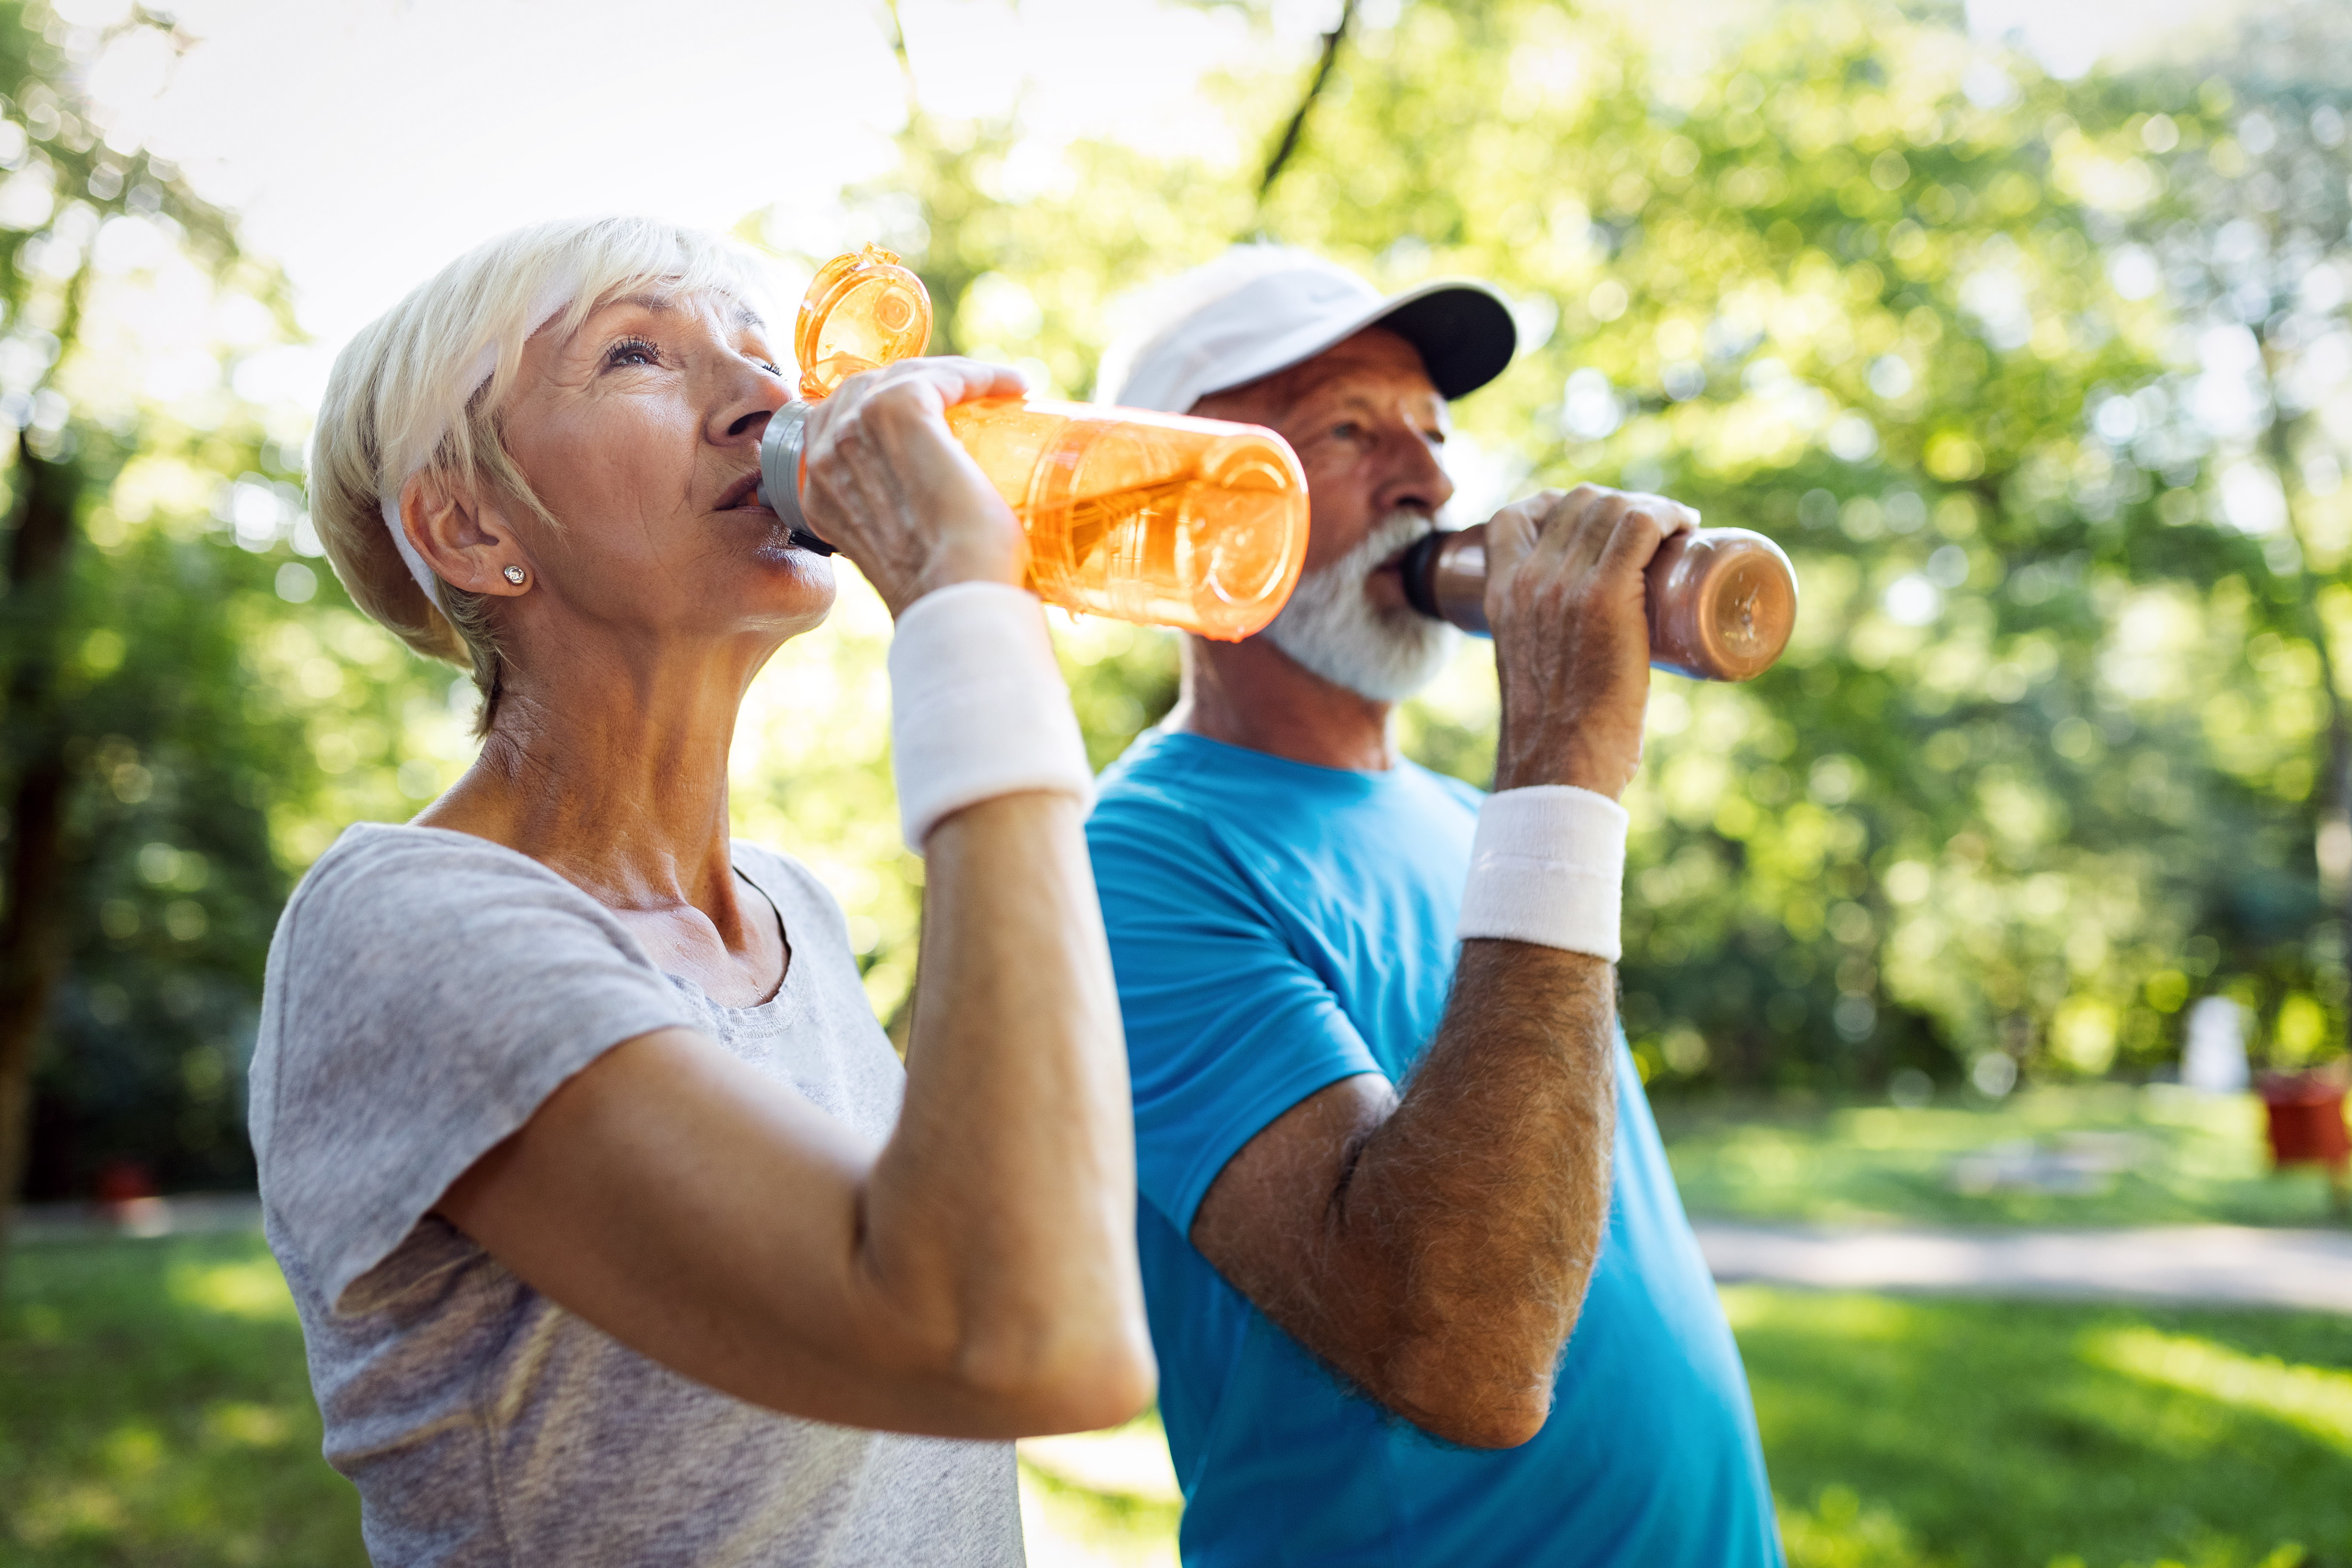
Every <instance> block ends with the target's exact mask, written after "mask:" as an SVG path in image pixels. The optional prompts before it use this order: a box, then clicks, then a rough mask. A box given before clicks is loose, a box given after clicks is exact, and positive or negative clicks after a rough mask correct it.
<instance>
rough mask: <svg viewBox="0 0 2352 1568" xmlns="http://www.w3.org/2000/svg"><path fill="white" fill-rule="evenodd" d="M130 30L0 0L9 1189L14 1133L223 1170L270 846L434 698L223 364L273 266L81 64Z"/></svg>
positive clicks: (421, 738)
mask: <svg viewBox="0 0 2352 1568" xmlns="http://www.w3.org/2000/svg"><path fill="white" fill-rule="evenodd" d="M132 35H144V36H146V37H148V38H151V39H152V38H156V37H160V38H161V39H162V40H163V43H164V44H165V45H166V46H167V47H179V46H180V45H182V44H184V41H185V40H184V39H181V38H179V37H177V35H175V34H173V32H172V31H171V29H170V26H169V24H168V23H167V22H165V21H164V20H163V19H161V18H159V17H157V16H151V15H148V14H145V13H140V14H138V15H136V16H133V18H132V19H131V20H130V21H128V22H126V23H125V24H123V26H121V27H120V28H116V29H114V30H112V31H111V32H107V33H97V32H92V31H90V30H88V29H80V28H76V27H73V26H68V25H67V24H66V23H64V22H63V21H61V20H60V19H59V18H58V16H55V15H54V14H52V13H51V12H50V11H49V10H48V9H47V7H46V6H44V5H39V4H37V3H30V0H27V3H23V4H16V3H0V97H5V104H0V108H5V115H0V170H5V175H4V176H0V422H5V425H6V426H8V427H9V429H10V430H11V432H12V433H13V434H14V436H15V439H14V440H13V441H12V442H10V443H9V446H10V447H12V448H13V453H12V454H11V455H12V456H13V462H10V463H8V464H7V465H6V466H5V479H6V482H7V484H8V487H9V491H10V495H11V498H12V500H11V505H10V510H9V516H8V522H7V534H6V537H5V540H0V555H5V563H6V568H7V573H8V576H7V581H6V584H5V597H0V689H5V693H6V704H7V705H6V709H5V715H0V746H4V747H5V749H4V750H0V790H5V797H0V798H5V801H6V805H7V816H6V817H5V878H6V881H5V914H4V915H0V1194H5V1197H6V1199H8V1200H10V1201H13V1198H14V1195H15V1194H16V1191H17V1188H18V1183H19V1181H20V1179H21V1178H22V1177H23V1176H24V1174H25V1173H26V1165H27V1154H28V1145H27V1134H28V1132H30V1133H32V1134H33V1136H32V1140H31V1151H30V1152H31V1155H32V1159H31V1164H32V1176H33V1181H34V1185H35V1188H36V1190H37V1191H41V1192H44V1193H47V1194H51V1195H58V1194H64V1193H66V1192H70V1191H78V1190H81V1191H86V1190H87V1188H88V1184H89V1180H90V1178H91V1176H92V1174H93V1172H94V1169H95V1168H96V1167H97V1166H98V1165H99V1164H100V1163H101V1162H103V1161H106V1160H108V1159H110V1158H122V1159H130V1160H135V1161H136V1162H138V1163H140V1164H141V1165H142V1166H143V1167H144V1168H145V1172H146V1174H147V1176H148V1177H149V1178H150V1179H152V1180H157V1181H161V1182H163V1183H167V1184H180V1185H190V1184H196V1185H239V1184H245V1183H247V1182H249V1181H250V1180H251V1173H252V1165H251V1159H250V1154H249V1152H247V1148H246V1144H245V1140H244V1126H243V1123H244V1115H243V1111H244V1105H243V1095H242V1073H243V1068H244V1063H245V1058H246V1057H247V1053H248V1052H249V1051H250V1047H251V1041H252V1033H253V1026H254V1017H255V1009H256V1005H257V998H258V991H259V984H260V978H261V968H262V961H263V957H264V954H265V952H266V951H267V947H268V940H269V933H270V930H271V927H272V925H273V924H274V922H275V921H276V918H277V912H278V907H279V905H280V903H281V902H282V900H283V899H284V896H285V893H286V890H287V888H288V885H289V872H290V871H291V870H293V869H297V868H299V867H300V866H302V865H305V864H307V863H308V861H309V860H310V858H312V857H314V856H315V855H316V854H317V853H318V852H319V850H320V849H321V848H323V847H325V844H326V842H327V841H328V838H329V837H331V833H332V831H333V830H334V829H336V828H339V827H340V826H341V823H342V822H343V821H346V820H349V818H350V817H351V816H356V815H362V814H364V815H381V814H383V813H384V812H385V811H386V810H388V809H391V808H394V807H395V806H396V805H397V804H398V802H399V801H400V799H401V796H400V794H399V793H398V792H397V790H396V789H395V787H394V780H395V778H396V777H398V775H397V774H396V773H395V764H397V763H398V762H399V760H400V757H401V754H402V748H403V747H404V746H409V747H414V746H415V745H418V744H420V743H428V742H431V741H432V739H433V738H434V730H433V725H432V722H431V710H432V709H433V708H436V707H437V706H438V704H437V701H436V700H432V699H426V707H425V710H424V711H421V712H420V711H416V710H415V698H416V697H417V695H418V688H417V679H418V678H417V676H416V674H415V668H414V667H413V666H411V665H409V664H408V663H406V662H405V661H404V660H403V659H402V658H401V657H400V656H399V655H398V654H397V653H396V652H394V647H393V645H392V644H391V642H390V639H389V638H386V637H382V636H381V634H378V633H375V632H374V630H373V628H372V627H369V626H366V625H365V623H363V622H362V621H361V620H360V619H359V617H357V616H355V615H354V614H353V613H352V611H351V610H350V609H349V607H348V605H346V604H345V603H344V602H343V601H342V600H341V595H340V592H339V590H338V589H337V588H336V586H335V584H334V583H333V580H332V578H331V575H329V574H326V573H325V572H324V571H323V570H322V569H320V568H318V567H316V566H314V565H313V564H311V563H310V561H309V560H307V559H304V557H310V558H315V557H316V556H317V555H318V553H319V549H318V545H317V540H316V536H315V534H312V533H310V531H309V526H308V521H307V519H305V518H304V517H303V516H302V514H301V506H300V500H301V497H300V490H299V487H298V486H297V485H295V484H294V483H293V482H291V479H292V477H293V476H295V475H296V474H298V473H299V466H300V458H299V442H300V438H301V433H302V426H301V423H300V421H299V419H293V420H289V418H287V417H286V416H285V411H284V410H282V409H281V410H277V411H272V410H270V409H268V408H266V407H264V406H262V405H258V404H257V403H256V402H254V401H252V400H251V399H248V398H247V397H245V396H243V395H239V394H238V393H237V392H236V391H235V390H233V388H232V386H231V385H229V384H225V375H224V373H225V372H232V373H236V374H238V375H240V376H241V375H242V371H243V367H244V366H246V365H247V364H255V363H259V364H266V363H267V361H268V355H269V354H270V353H274V352H277V345H279V344H282V343H283V342H286V341H287V340H288V338H289V334H290V331H291V323H290V317H289V314H288V312H287V310H286V305H285V295H284V289H283V285H282V282H281V280H280V279H278V276H277V274H276V272H275V271H274V269H272V268H268V267H267V266H264V265H262V264H259V263H257V262H256V261H254V260H253V259H251V258H248V257H247V256H246V255H245V254H244V253H243V252H242V251H241V250H240V248H239V247H238V246H237V244H236V237H235V233H234V229H233V227H232V226H231V224H230V221H229V219H228V218H227V216H226V215H224V214H223V213H221V212H220V211H218V210H217V209H215V208H214V207H213V206H211V205H208V204H206V203H205V201H204V200H203V199H202V198H201V197H200V196H198V195H196V194H194V192H193V191H191V190H190V189H189V188H188V187H187V185H186V184H185V183H184V181H183V180H182V178H181V176H180V174H179V173H178V171H177V170H176V169H174V168H173V166H172V165H171V164H169V163H166V162H165V161H163V159H161V158H158V157H155V156H153V155H152V154H150V153H147V152H145V151H143V150H142V149H141V148H139V147H137V146H135V145H132V146H121V145H117V144H116V143H115V142H111V141H110V140H109V139H108V127H107V125H106V124H105V122H104V121H103V119H102V117H101V115H100V111H99V110H97V109H96V108H95V107H94V106H93V105H92V104H90V103H89V101H87V100H86V99H85V98H84V97H83V96H82V95H81V93H80V91H79V87H78V85H77V82H78V78H79V71H80V69H81V68H82V67H84V66H85V65H86V64H88V63H89V61H90V60H91V59H93V58H96V57H97V56H98V55H99V54H100V53H101V52H102V51H103V50H105V49H106V48H109V47H116V46H118V45H120V44H121V43H123V42H124V41H125V39H126V38H128V37H131V36H132ZM362 673H365V674H366V675H368V676H370V677H373V679H370V680H368V681H364V682H362V680H359V679H346V678H347V675H349V676H358V675H360V674H362ZM431 689H432V690H433V691H435V692H436V693H437V691H438V690H439V689H440V688H439V686H438V685H437V684H436V685H435V686H434V687H432V688H431ZM403 729H406V731H408V734H409V736H410V739H408V740H407V741H405V742H404V741H403V740H402V738H401V731H403ZM426 771H427V773H431V772H432V768H431V765H430V764H429V763H428V764H426ZM408 782H412V783H414V784H415V785H416V788H415V790H414V791H412V792H411V793H421V794H424V795H430V794H431V793H433V789H434V787H436V783H435V779H434V778H432V777H423V776H420V777H417V778H415V779H413V780H410V781H408ZM0 1225H5V1218H0ZM0 1256H5V1247H0Z"/></svg>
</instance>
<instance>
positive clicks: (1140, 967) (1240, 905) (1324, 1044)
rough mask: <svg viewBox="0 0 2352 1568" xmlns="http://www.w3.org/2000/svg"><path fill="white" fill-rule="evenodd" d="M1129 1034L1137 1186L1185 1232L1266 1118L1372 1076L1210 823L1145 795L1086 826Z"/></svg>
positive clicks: (1367, 1055) (1331, 997)
mask: <svg viewBox="0 0 2352 1568" xmlns="http://www.w3.org/2000/svg"><path fill="white" fill-rule="evenodd" d="M1087 842H1088V847H1089V848H1090V849H1091V850H1092V852H1093V857H1094V868H1095V881H1096V884H1097V887H1098V888H1099V889H1100V892H1101V897H1102V906H1103V923H1104V926H1105V928H1106V929H1107V931H1108V933H1109V937H1110V952H1111V964H1112V968H1113V969H1114V970H1115V971H1116V973H1117V976H1118V999H1119V1007H1120V1010H1121V1012H1122V1014H1123V1015H1124V1016H1125V1020H1126V1026H1127V1050H1128V1063H1129V1077H1130V1078H1131V1079H1132V1080H1133V1086H1134V1094H1135V1146H1136V1179H1137V1184H1138V1185H1139V1188H1140V1189H1141V1191H1142V1194H1143V1196H1144V1197H1145V1198H1146V1199H1147V1200H1148V1201H1150V1203H1151V1204H1152V1205H1153V1206H1154V1207H1156V1208H1158V1209H1159V1210H1160V1213H1161V1214H1162V1215H1165V1216H1166V1217H1167V1219H1168V1221H1169V1223H1170V1224H1171V1225H1172V1226H1175V1228H1176V1232H1177V1234H1178V1235H1180V1236H1189V1235H1190V1234H1191V1233H1192V1216H1193V1215H1194V1214H1195V1213H1196V1212H1197V1211H1198V1210H1199V1208H1200V1206H1201V1200H1202V1198H1203V1197H1204V1196H1206V1195H1207V1194H1208V1191H1209V1186H1210V1184H1212V1183H1213V1182H1214V1181H1215V1180H1216V1179H1217V1173H1219V1172H1220V1171H1223V1169H1224V1168H1225V1164H1226V1163H1227V1162H1228V1161H1230V1160H1232V1159H1233V1157H1234V1155H1235V1154H1237V1153H1239V1152H1241V1150H1242V1148H1243V1146H1244V1145H1245V1144H1246V1143H1248V1142H1249V1141H1250V1140H1251V1139H1253V1138H1255V1137H1256V1136H1257V1134H1258V1133H1259V1132H1260V1131H1264V1130H1265V1127H1266V1125H1267V1124H1268V1123H1270V1122H1272V1121H1274V1120H1275V1119H1276V1118H1277V1117H1279V1116H1280V1115H1281V1114H1282V1113H1283V1112H1284V1111H1286V1110H1289V1109H1290V1108H1291V1107H1292V1106H1294V1105H1297V1103H1298V1102H1299V1101H1300V1100H1305V1099H1306V1098H1307V1096H1308V1095H1311V1094H1313V1093H1314V1092H1315V1091H1316V1090H1318V1089H1322V1088H1324V1087H1326V1086H1327V1085H1329V1084H1333V1083H1336V1082H1338V1081H1339V1079H1343V1078H1353V1077H1355V1076H1357V1075H1358V1074H1360V1073H1372V1072H1379V1071H1380V1070H1381V1068H1380V1063H1379V1062H1378V1061H1377V1060H1376V1059H1375V1058H1373V1056H1372V1053H1371V1050H1370V1047H1367V1046H1366V1045H1365V1043H1364V1039H1363V1037H1362V1036H1361V1035H1360V1034H1359V1033H1358V1032H1357V1030H1356V1026H1355V1025H1354V1023H1353V1022H1352V1021H1350V1020H1349V1017H1348V1016H1347V1014H1346V1013H1345V1012H1344V1011H1342V1010H1341V1008H1340V1005H1339V996H1338V994H1336V993H1335V992H1333V990H1332V989H1331V987H1330V986H1329V985H1328V984H1326V983H1325V982H1324V980H1323V979H1322V977H1321V976H1320V975H1318V973H1316V972H1315V969H1314V967H1313V966H1312V965H1311V964H1310V963H1307V960H1306V959H1305V958H1304V957H1303V956H1302V955H1301V954H1300V952H1298V950H1297V947H1296V946H1295V945H1294V943H1293V942H1292V940H1291V939H1290V937H1289V936H1288V935H1287V934H1286V931H1285V930H1284V922H1283V921H1282V918H1281V914H1280V911H1279V910H1278V909H1277V908H1276V907H1275V905H1274V903H1273V901H1272V900H1269V899H1268V898H1267V897H1265V895H1264V893H1263V891H1262V889H1260V887H1259V886H1257V885H1256V884H1255V883H1254V882H1253V880H1252V879H1251V878H1250V877H1249V875H1248V872H1247V868H1246V867H1245V866H1244V865H1243V864H1242V863H1241V862H1240V861H1239V860H1237V859H1236V858H1234V855H1233V854H1232V853H1230V852H1229V851H1228V850H1227V848H1226V847H1224V846H1223V845H1221V844H1220V843H1219V842H1218V841H1217V840H1216V837H1215V836H1214V835H1213V833H1212V832H1211V831H1210V829H1209V827H1208V826H1207V824H1206V823H1204V822H1203V821H1202V820H1201V818H1199V817H1198V816H1195V815H1194V814H1193V813H1192V812H1191V811H1189V810H1188V809H1186V808H1183V807H1181V806H1178V805H1173V804H1171V803H1169V802H1166V801H1164V800H1160V799H1156V798H1153V797H1150V796H1139V795H1124V796H1118V797H1114V798H1112V799H1109V800H1107V801H1105V802H1104V803H1103V804H1102V805H1100V806H1099V807H1097V810H1096V812H1095V814H1094V816H1092V817H1091V818H1090V819H1089V820H1088V822H1087Z"/></svg>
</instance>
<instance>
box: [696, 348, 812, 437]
mask: <svg viewBox="0 0 2352 1568" xmlns="http://www.w3.org/2000/svg"><path fill="white" fill-rule="evenodd" d="M791 401H792V389H791V388H790V387H788V386H786V385H785V384H784V380H783V377H782V375H780V374H775V375H772V374H769V373H768V372H767V371H766V370H763V369H762V368H761V367H760V366H758V365H756V364H752V363H748V362H746V363H744V365H743V367H742V369H741V370H740V372H738V373H736V374H733V375H732V376H730V384H728V385H726V386H724V387H721V388H719V396H718V400H717V404H716V406H714V407H713V409H712V411H711V416H710V420H709V437H710V440H711V442H712V443H713V444H714V445H717V446H733V445H736V444H738V443H740V442H743V441H747V440H748V441H751V442H757V441H758V440H759V439H760V437H761V434H762V433H763V432H764V431H765V430H766V429H767V427H768V416H770V415H772V414H773V413H774V412H775V411H776V410H777V409H779V408H782V406H783V405H785V404H787V403H789V402H791Z"/></svg>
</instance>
